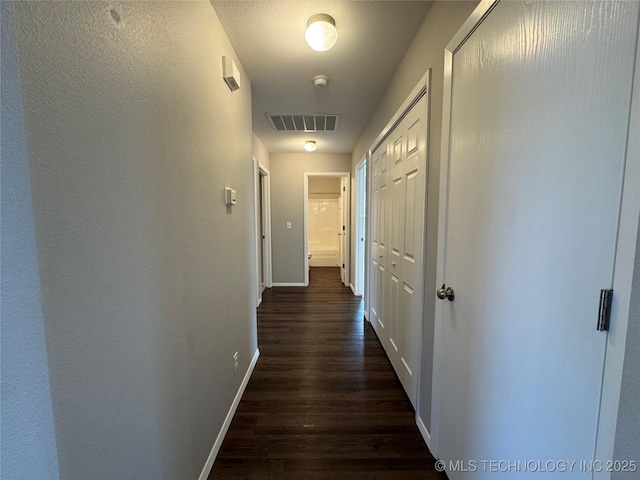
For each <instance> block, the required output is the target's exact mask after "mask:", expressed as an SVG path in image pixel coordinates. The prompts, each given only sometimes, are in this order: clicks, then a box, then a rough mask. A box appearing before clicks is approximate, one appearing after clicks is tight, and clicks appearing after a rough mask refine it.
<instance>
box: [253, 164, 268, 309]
mask: <svg viewBox="0 0 640 480" xmlns="http://www.w3.org/2000/svg"><path fill="white" fill-rule="evenodd" d="M251 160H252V161H253V204H254V209H253V214H254V228H255V243H256V245H255V249H256V252H255V253H256V288H257V290H256V296H257V299H256V307H257V306H259V305H260V303H262V281H263V280H264V286H265V287H267V288H269V287H271V176H270V173H269V170H268V169H267V167H265V166H264V165H263V164H262V163H260V162H259V161H258V160H256V157H255V156H254V155H252V156H251ZM261 182H262V199H261V201H260V200H259V199H258V195H259V194H260V183H261ZM260 206H262V221H263V223H264V229H262V228H261V227H262V226H261V225H260V217H261V215H260V213H261V212H260V211H259V210H260ZM261 230H263V233H264V242H263V241H262V239H261V238H260V231H261ZM260 249H262V254H261V252H260ZM260 257H262V269H261V268H260V265H259V261H260ZM261 270H262V274H263V276H264V278H260V271H261Z"/></svg>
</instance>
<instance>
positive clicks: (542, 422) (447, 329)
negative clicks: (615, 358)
mask: <svg viewBox="0 0 640 480" xmlns="http://www.w3.org/2000/svg"><path fill="white" fill-rule="evenodd" d="M638 5H639V4H638V2H626V1H622V2H609V1H603V2H594V1H586V0H585V1H575V2H569V1H566V2H565V1H563V2H557V1H550V2H542V1H533V2H500V3H498V4H497V6H495V8H494V9H493V10H492V11H491V12H490V13H489V14H488V16H486V17H485V18H484V19H483V20H482V21H481V22H480V24H479V26H478V27H477V28H476V29H475V30H473V32H472V33H471V34H470V36H469V37H467V39H466V40H465V41H464V42H463V43H462V45H461V46H460V47H459V48H458V49H455V50H454V53H453V64H452V65H453V66H452V79H453V83H452V90H451V122H450V137H449V138H448V139H445V141H446V142H448V145H449V149H450V150H449V157H448V159H447V162H448V164H446V165H443V168H445V169H447V170H448V190H447V191H446V198H443V199H441V202H442V201H444V204H441V214H445V215H446V216H445V219H446V220H445V227H446V230H445V232H446V237H445V238H446V240H445V244H444V249H442V250H440V252H439V255H444V277H443V278H441V279H440V281H446V284H447V286H450V287H452V288H453V289H454V292H455V299H454V300H453V301H452V302H449V301H447V300H446V299H445V300H442V303H441V304H439V308H441V309H442V312H443V314H442V317H441V318H440V320H439V321H440V322H441V331H442V336H441V338H440V339H436V341H440V342H441V348H440V349H439V350H440V352H442V354H441V357H440V358H439V359H436V362H438V361H439V363H440V365H441V375H440V378H441V384H440V422H439V437H438V438H439V439H438V446H437V450H438V454H439V456H440V457H441V458H442V459H443V460H444V461H446V462H447V465H448V466H449V467H450V465H451V464H450V463H449V462H451V461H453V462H456V461H462V462H463V464H462V465H466V466H467V467H468V465H469V464H468V463H464V462H470V461H475V462H476V471H475V472H469V471H466V472H465V471H462V470H461V469H459V468H458V469H454V468H449V471H448V475H449V478H450V479H451V480H459V479H466V478H473V479H474V480H475V479H492V478H498V477H499V478H500V479H501V480H508V479H517V480H522V479H527V478H543V479H545V480H547V479H554V478H558V479H563V480H568V479H589V478H591V472H590V471H588V470H585V469H583V468H581V464H580V462H581V461H586V462H589V461H592V460H593V455H594V451H595V442H596V428H597V422H598V411H599V405H600V393H601V384H602V372H603V361H604V354H605V344H606V338H607V333H606V332H600V331H596V319H597V315H598V304H599V295H600V290H601V289H608V288H611V282H612V276H613V262H614V256H615V248H616V235H617V230H618V215H619V204H620V198H621V184H622V179H623V168H624V159H625V145H626V138H627V134H628V119H629V104H630V95H631V82H632V75H633V65H634V56H635V47H636V36H637V32H638ZM632 134H634V135H637V132H634V133H632ZM488 460H496V461H497V460H502V461H506V462H518V461H519V462H522V463H521V464H520V467H515V466H513V467H509V468H508V470H506V471H504V472H499V473H496V471H495V470H491V466H490V465H489V464H484V463H482V462H483V461H488ZM559 460H568V461H576V462H578V463H577V464H576V465H575V467H574V469H573V470H572V471H550V470H549V468H548V467H547V464H546V463H545V462H547V461H551V462H553V461H559ZM602 460H606V459H602ZM529 461H532V462H533V461H535V462H537V461H539V462H542V463H541V465H542V466H543V467H545V468H544V469H543V468H538V469H537V471H534V472H531V471H529V472H527V471H524V470H523V468H524V467H523V466H522V465H523V464H526V462H529ZM505 465H507V466H508V465H509V464H502V466H503V467H504V466H505ZM528 465H529V466H530V467H532V468H534V469H535V466H536V463H530V464H528ZM551 465H553V464H551ZM505 468H506V467H505Z"/></svg>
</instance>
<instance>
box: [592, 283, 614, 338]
mask: <svg viewBox="0 0 640 480" xmlns="http://www.w3.org/2000/svg"><path fill="white" fill-rule="evenodd" d="M612 300H613V290H600V307H599V308H598V326H597V327H596V329H597V330H598V331H599V332H606V331H607V330H609V320H610V319H611V301H612Z"/></svg>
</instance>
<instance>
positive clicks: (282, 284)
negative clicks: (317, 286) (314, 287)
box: [271, 282, 307, 287]
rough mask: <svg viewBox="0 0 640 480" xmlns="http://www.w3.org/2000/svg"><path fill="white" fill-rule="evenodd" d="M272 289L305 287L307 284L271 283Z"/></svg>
mask: <svg viewBox="0 0 640 480" xmlns="http://www.w3.org/2000/svg"><path fill="white" fill-rule="evenodd" d="M271 285H272V286H274V287H306V286H307V284H306V283H304V282H301V283H272V284H271Z"/></svg>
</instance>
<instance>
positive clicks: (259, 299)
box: [251, 155, 262, 308]
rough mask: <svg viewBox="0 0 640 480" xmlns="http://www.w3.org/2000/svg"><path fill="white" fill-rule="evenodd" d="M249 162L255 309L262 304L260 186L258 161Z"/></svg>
mask: <svg viewBox="0 0 640 480" xmlns="http://www.w3.org/2000/svg"><path fill="white" fill-rule="evenodd" d="M251 161H252V162H253V228H254V229H255V230H254V231H255V243H256V245H255V248H256V252H255V253H256V308H257V307H258V306H259V305H260V303H262V279H261V278H260V249H261V246H262V242H261V238H260V225H259V223H260V213H259V210H260V202H259V201H258V193H259V191H260V190H259V185H260V171H259V167H258V160H256V157H255V156H254V155H251Z"/></svg>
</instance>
